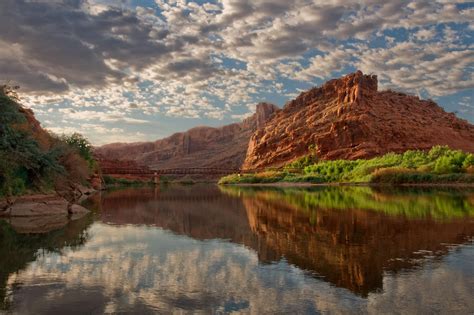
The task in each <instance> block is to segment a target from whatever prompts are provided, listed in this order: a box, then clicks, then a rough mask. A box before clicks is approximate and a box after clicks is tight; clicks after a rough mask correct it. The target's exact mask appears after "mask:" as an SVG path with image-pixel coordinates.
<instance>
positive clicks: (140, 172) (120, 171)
mask: <svg viewBox="0 0 474 315" xmlns="http://www.w3.org/2000/svg"><path fill="white" fill-rule="evenodd" d="M281 170H283V169H282V168H266V169H252V170H248V169H239V168H218V167H190V168H166V169H149V168H146V167H138V168H120V167H105V168H102V169H101V172H102V175H112V176H120V175H123V176H140V177H149V178H153V179H154V182H155V183H159V178H160V176H162V175H220V176H225V175H230V174H254V173H257V172H261V171H281ZM285 171H289V172H301V169H285Z"/></svg>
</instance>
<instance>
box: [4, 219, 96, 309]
mask: <svg viewBox="0 0 474 315" xmlns="http://www.w3.org/2000/svg"><path fill="white" fill-rule="evenodd" d="M20 219H21V218H20ZM15 222H16V221H15ZM91 224H92V218H91V217H90V216H85V217H83V218H81V219H79V220H74V221H70V222H69V223H66V224H65V225H66V226H64V225H62V226H64V227H62V226H61V227H62V228H59V229H57V230H55V231H52V232H48V233H42V234H23V233H21V232H22V230H21V229H20V231H18V230H17V229H16V228H17V226H16V225H11V224H10V223H7V222H6V221H3V220H0V310H5V309H8V307H9V304H10V303H9V299H8V292H7V282H8V279H9V277H10V275H11V274H14V273H16V272H17V271H19V270H22V269H24V268H26V267H27V265H28V264H29V263H31V262H34V261H35V260H36V259H38V258H39V257H43V256H44V255H48V254H50V253H61V252H62V251H63V250H64V249H65V248H70V249H77V248H80V247H81V246H82V245H84V244H85V243H86V241H87V239H88V233H87V228H88V227H89V226H90V225H91Z"/></svg>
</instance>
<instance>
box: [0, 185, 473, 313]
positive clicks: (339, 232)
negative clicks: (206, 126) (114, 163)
mask: <svg viewBox="0 0 474 315" xmlns="http://www.w3.org/2000/svg"><path fill="white" fill-rule="evenodd" d="M84 205H85V206H86V207H88V208H89V209H91V210H93V211H92V212H91V214H89V215H87V216H86V217H83V218H81V219H79V220H75V221H71V222H69V223H68V224H67V225H66V226H65V227H63V228H60V229H55V230H53V231H43V232H44V233H35V234H31V233H30V234H26V233H24V231H21V229H20V230H19V229H18V228H15V225H14V224H13V225H10V223H8V222H5V221H0V233H1V234H0V313H13V314H102V313H132V314H148V313H149V314H155V313H170V312H175V313H184V314H186V313H192V314H196V313H197V314H200V313H202V314H210V313H231V312H236V313H253V314H319V313H331V314H332V313H334V314H340V313H344V314H347V313H353V314H366V313H369V314H381V313H384V314H427V313H441V314H447V313H450V314H472V313H473V312H474V299H473V296H474V241H473V240H474V190H468V189H463V190H460V189H422V188H418V189H389V188H369V187H314V188H302V187H300V188H296V187H295V188H272V187H218V186H214V185H192V186H161V187H159V188H156V189H154V188H129V189H123V190H115V191H108V192H105V193H102V194H97V195H95V196H93V197H91V198H90V199H89V200H87V201H86V202H85V204H84Z"/></svg>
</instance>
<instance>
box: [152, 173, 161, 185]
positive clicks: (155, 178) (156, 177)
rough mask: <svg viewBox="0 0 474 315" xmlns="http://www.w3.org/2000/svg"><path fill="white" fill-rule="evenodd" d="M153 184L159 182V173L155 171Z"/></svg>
mask: <svg viewBox="0 0 474 315" xmlns="http://www.w3.org/2000/svg"><path fill="white" fill-rule="evenodd" d="M153 184H155V185H159V184H160V175H158V173H157V172H155V173H154V174H153Z"/></svg>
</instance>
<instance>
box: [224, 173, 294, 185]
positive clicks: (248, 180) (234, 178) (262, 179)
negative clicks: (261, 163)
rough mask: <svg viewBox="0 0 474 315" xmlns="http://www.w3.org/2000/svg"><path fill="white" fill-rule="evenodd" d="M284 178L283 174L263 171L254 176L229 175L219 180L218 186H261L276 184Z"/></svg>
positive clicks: (284, 174)
mask: <svg viewBox="0 0 474 315" xmlns="http://www.w3.org/2000/svg"><path fill="white" fill-rule="evenodd" d="M285 176H286V173H285V172H278V171H265V172H261V173H255V174H231V175H228V176H224V177H222V178H221V179H220V180H219V184H222V185H225V184H263V183H276V182H279V181H281V180H282V179H283V178H284V177H285Z"/></svg>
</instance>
